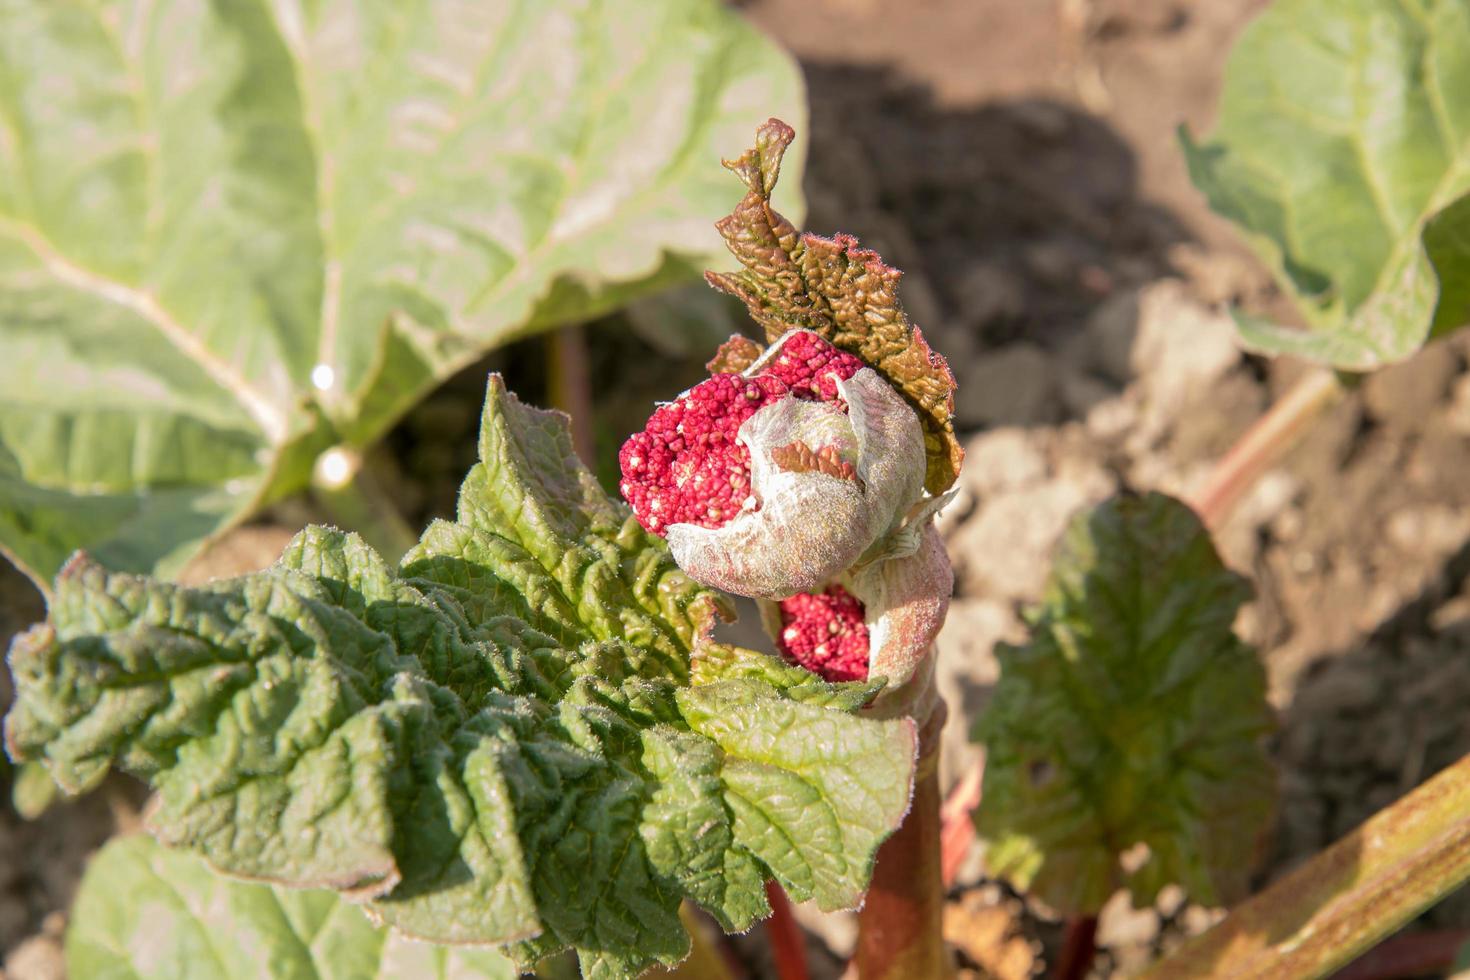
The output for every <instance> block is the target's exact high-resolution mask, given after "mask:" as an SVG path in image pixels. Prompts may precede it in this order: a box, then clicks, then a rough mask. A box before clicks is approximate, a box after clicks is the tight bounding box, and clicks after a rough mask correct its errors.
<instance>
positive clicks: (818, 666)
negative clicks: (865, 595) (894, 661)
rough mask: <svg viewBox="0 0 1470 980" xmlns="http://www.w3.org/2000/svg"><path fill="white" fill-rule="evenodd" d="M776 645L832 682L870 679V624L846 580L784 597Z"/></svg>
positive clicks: (791, 658) (795, 662) (798, 663)
mask: <svg viewBox="0 0 1470 980" xmlns="http://www.w3.org/2000/svg"><path fill="white" fill-rule="evenodd" d="M778 608H779V610H780V620H781V621H780V631H779V632H778V633H777V634H776V648H777V649H779V650H780V651H781V655H782V656H783V657H785V658H786V659H787V660H789V661H790V662H792V663H794V664H797V665H799V666H802V667H805V668H806V669H807V670H809V671H811V672H812V673H814V674H818V675H820V676H821V677H822V678H823V679H824V680H829V681H865V680H867V679H868V624H867V623H866V622H864V621H863V604H862V603H861V602H859V601H858V600H857V598H856V597H855V596H854V595H853V594H852V593H851V592H849V591H847V590H846V589H844V588H843V587H842V586H840V585H829V586H827V588H826V589H824V590H823V591H821V592H819V593H816V594H813V593H809V592H802V593H799V594H797V595H794V596H792V597H791V598H789V599H782V600H781V602H780V603H779V604H778Z"/></svg>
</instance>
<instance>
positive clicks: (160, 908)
mask: <svg viewBox="0 0 1470 980" xmlns="http://www.w3.org/2000/svg"><path fill="white" fill-rule="evenodd" d="M66 959H67V967H68V969H69V971H70V972H71V975H73V976H79V977H83V976H84V977H97V978H113V977H117V978H132V977H147V978H149V980H173V978H178V980H185V978H190V977H196V976H199V974H200V971H207V972H208V973H209V975H211V976H216V977H220V978H221V980H236V978H238V980H247V978H255V977H263V976H268V977H273V978H281V980H370V978H378V977H381V978H384V980H386V978H389V977H404V976H413V977H425V978H444V980H448V978H450V977H459V978H465V980H511V978H512V977H515V976H516V975H517V971H516V970H515V968H514V967H513V966H512V964H511V962H510V961H509V960H507V959H506V958H505V957H504V956H502V955H500V954H498V953H496V952H494V951H492V950H486V949H478V950H477V949H454V948H448V947H433V946H428V945H425V944H422V943H414V942H411V941H408V940H404V939H402V938H399V937H397V936H393V935H391V934H389V933H388V932H387V931H386V930H383V929H378V928H375V927H374V926H373V925H372V924H371V923H370V922H369V921H368V920H367V918H366V917H365V916H364V915H363V914H362V912H360V911H359V910H358V909H356V908H353V906H352V905H351V904H350V903H348V902H345V901H342V900H341V899H339V898H338V897H337V896H336V895H333V894H332V893H331V892H328V891H314V890H313V891H303V890H292V889H284V888H273V887H271V886H268V885H261V884H252V883H248V882H241V881H231V880H229V879H226V878H222V877H220V876H219V875H217V874H215V873H214V872H213V871H211V870H210V869H209V867H208V866H207V865H205V863H204V862H203V861H201V860H200V859H199V858H197V857H194V856H193V855H190V854H187V853H184V852H181V851H175V850H169V849H166V848H164V847H161V846H159V845H158V844H156V843H154V842H153V841H152V840H150V839H148V838H147V837H123V838H118V839H116V840H114V841H112V842H110V843H109V844H108V845H107V846H106V847H104V848H103V849H102V851H101V852H100V853H99V854H98V855H97V856H96V857H95V858H93V860H92V862H91V864H90V865H89V866H88V868H87V873H86V875H85V876H84V877H83V879H82V886H81V889H80V891H79V892H78V894H77V900H76V905H75V907H74V909H73V913H72V916H71V920H70V926H69V928H68V930H67V936H66ZM206 964H207V965H206Z"/></svg>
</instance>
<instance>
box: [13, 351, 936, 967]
mask: <svg viewBox="0 0 1470 980" xmlns="http://www.w3.org/2000/svg"><path fill="white" fill-rule="evenodd" d="M484 429H485V437H484V439H483V440H482V448H483V450H484V453H485V459H484V461H483V463H482V465H481V466H480V467H477V468H476V470H475V471H473V472H472V473H471V474H470V476H469V477H468V478H467V479H466V481H465V485H464V488H463V491H462V496H461V513H462V515H464V519H465V520H466V522H467V523H454V524H452V523H449V522H438V523H436V524H434V525H433V526H431V527H430V528H429V529H428V531H426V533H425V535H424V538H423V540H422V541H421V542H420V545H419V546H418V548H417V549H415V551H414V552H412V553H410V554H409V555H408V556H407V558H406V559H405V561H404V564H403V566H402V567H401V568H398V569H395V568H392V567H391V566H389V565H388V564H387V563H385V562H384V561H383V560H382V558H381V557H380V556H379V555H377V553H376V552H374V551H373V550H372V549H371V548H370V547H369V546H367V545H366V544H365V543H364V542H363V541H362V540H361V539H360V538H358V537H357V536H356V535H353V534H347V533H344V532H341V531H337V530H334V529H331V528H319V527H312V528H308V529H306V530H305V531H303V532H302V533H301V534H299V535H297V537H296V538H295V539H294V540H293V541H292V542H291V543H290V544H289V545H288V546H287V547H286V549H285V551H284V552H283V554H282V556H281V559H280V561H278V562H277V563H276V565H274V566H272V567H271V568H269V569H267V570H265V571H263V572H259V573H256V574H253V575H248V576H245V577H242V578H239V579H234V580H227V581H221V582H215V583H211V584H209V585H206V586H202V587H198V588H185V587H181V586H176V585H171V584H168V583H162V582H158V581H155V580H151V579H147V578H144V577H140V576H134V575H129V574H126V573H116V572H109V571H107V570H105V569H103V568H101V567H100V566H98V565H96V564H95V563H93V562H91V561H89V560H87V559H85V558H77V559H75V560H74V561H73V562H72V563H70V564H69V565H68V566H67V568H66V570H65V571H64V572H63V574H62V575H61V576H60V577H59V578H58V580H57V583H56V591H55V595H54V598H53V602H52V604H51V613H50V619H49V620H48V622H47V623H45V624H41V625H40V626H37V627H35V628H34V629H33V630H32V631H30V632H29V633H27V634H25V635H23V636H22V637H21V638H19V639H18V640H17V641H16V642H15V643H14V644H13V646H12V650H11V653H10V666H11V670H12V672H13V673H14V675H15V679H16V691H17V698H16V704H15V706H14V708H13V709H12V711H11V713H10V715H9V716H8V717H7V718H6V722H5V733H6V740H7V745H8V747H9V750H10V752H11V754H12V755H13V756H15V757H16V758H18V759H22V758H24V759H40V760H43V761H44V762H45V763H46V765H47V767H48V768H49V770H50V772H51V775H52V776H53V777H54V778H55V779H57V780H58V782H60V783H61V784H62V785H63V786H64V787H66V788H70V789H76V788H80V787H85V786H87V785H90V784H92V783H94V782H95V781H96V780H98V779H100V778H101V777H102V776H103V775H104V774H105V773H106V772H107V770H108V769H109V768H110V767H112V766H117V767H119V768H123V769H127V770H130V771H132V772H134V773H136V774H138V775H140V776H142V777H144V778H145V779H147V780H149V781H150V782H151V783H152V785H153V786H154V788H155V789H156V790H157V796H156V798H155V801H154V803H153V805H152V806H151V807H150V809H149V813H148V825H149V827H150V829H151V830H152V831H153V832H154V834H155V835H156V836H157V837H158V838H159V839H160V840H162V841H164V842H166V843H169V844H172V845H175V846H177V847H180V848H185V849H188V850H190V851H194V852H196V853H198V854H199V855H201V856H202V857H203V858H204V859H206V860H207V861H208V862H209V864H210V865H211V866H213V867H215V868H218V869H219V870H221V871H223V872H225V873H228V874H233V875H238V876H244V877H249V878H252V879H257V880H264V881H268V882H273V883H276V884H280V885H291V886H315V887H320V886H326V887H331V888H333V889H335V890H337V891H339V892H340V893H342V894H343V895H344V896H346V897H347V898H350V899H352V900H354V901H358V902H363V903H366V910H367V912H368V914H369V915H370V916H371V917H372V918H373V919H374V920H375V921H378V922H380V923H385V924H387V925H390V926H392V927H393V929H394V930H395V931H396V932H397V933H401V934H403V935H407V936H415V937H419V938H422V939H426V940H429V941H431V942H438V943H479V944H505V945H506V948H507V952H508V955H510V956H512V958H514V959H515V960H516V961H517V962H520V963H522V964H529V963H531V962H533V961H535V960H536V959H538V958H540V957H541V956H544V955H547V954H549V953H552V952H555V951H557V950H559V949H562V948H566V947H572V948H575V949H576V950H577V953H578V956H579V957H580V958H581V961H582V964H583V969H584V971H585V972H586V974H587V975H588V976H604V977H610V978H621V977H631V976H635V975H637V974H638V973H639V972H640V971H641V970H643V969H644V968H646V967H647V966H649V965H651V964H652V963H655V962H664V963H673V962H676V961H678V960H679V959H680V958H682V957H683V956H684V955H685V953H686V950H687V945H688V937H687V934H686V933H685V931H684V928H683V926H682V925H681V923H680V920H679V916H678V908H679V903H680V902H681V900H683V899H685V898H690V899H693V900H695V901H698V902H700V903H702V904H705V905H707V906H708V907H709V908H710V909H711V911H712V912H713V913H714V914H715V915H716V917H717V918H719V919H720V921H721V922H723V923H724V924H726V925H727V926H728V927H730V928H733V929H744V928H748V927H749V926H750V924H751V923H752V922H753V921H754V920H755V919H756V918H757V917H759V916H761V915H764V914H766V913H767V912H768V911H769V909H768V906H767V904H766V900H765V896H764V887H763V886H764V882H765V879H766V877H767V876H768V875H771V874H774V875H775V876H777V877H778V878H780V879H781V880H782V881H783V883H787V884H788V887H789V888H791V889H792V890H793V891H794V893H796V894H801V895H811V896H813V897H815V898H817V900H818V901H819V902H821V903H822V904H823V906H824V907H829V908H832V907H847V906H851V905H854V904H856V903H857V902H858V901H859V900H860V898H861V894H862V891H863V889H864V888H865V887H866V883H867V879H868V875H869V873H870V870H871V864H872V860H873V854H874V851H875V850H876V848H877V846H878V844H879V843H880V842H881V841H882V839H883V838H884V837H886V836H887V835H888V834H889V833H891V832H892V830H893V829H894V827H896V826H897V824H898V822H899V821H900V819H901V818H902V815H903V813H904V811H905V809H906V808H907V805H908V799H909V793H910V790H911V783H912V778H913V766H914V752H915V744H916V743H915V735H914V728H913V725H912V724H911V723H910V722H908V721H875V720H871V719H868V718H863V717H859V716H856V715H855V714H853V712H855V711H856V710H857V709H858V708H859V707H861V706H862V705H863V704H865V703H866V702H867V701H868V700H869V699H870V698H871V696H872V695H873V693H874V692H875V691H876V690H877V687H878V685H877V684H863V685H843V686H832V685H826V684H823V683H821V682H820V681H817V680H815V679H812V678H811V677H810V676H809V675H801V674H800V672H798V671H796V670H794V669H793V668H789V667H781V666H780V665H777V664H774V662H772V663H770V664H765V665H761V664H759V663H757V662H756V661H755V660H753V659H752V658H755V657H756V656H757V655H756V654H753V653H750V652H749V651H743V652H734V651H727V652H726V653H724V654H721V655H718V656H716V655H715V651H716V650H717V649H720V648H717V647H716V646H714V645H713V644H711V643H710V640H709V636H708V633H709V630H710V628H711V627H712V625H713V621H714V618H715V616H716V615H717V614H718V613H719V612H720V611H721V609H722V608H723V605H724V604H723V600H721V599H720V598H719V597H718V596H716V595H715V594H713V593H711V592H709V591H708V590H706V589H703V588H702V587H700V586H697V585H696V584H694V583H693V582H692V581H690V580H689V579H687V578H686V577H685V576H683V574H682V573H680V572H679V571H678V570H677V569H676V568H675V567H674V566H673V563H672V560H671V559H670V557H669V554H668V551H667V548H666V547H665V546H664V545H663V544H662V542H661V541H658V540H656V539H653V538H650V537H648V536H647V535H644V534H643V533H642V532H641V531H640V530H636V522H635V521H634V520H633V519H632V517H631V515H630V514H629V513H628V512H627V510H626V508H624V507H623V505H621V504H618V503H616V502H614V501H612V500H610V499H609V498H607V497H606V496H605V495H603V494H602V491H601V490H600V489H598V488H597V485H596V483H595V481H594V480H593V479H592V477H591V475H590V474H589V473H588V472H587V470H586V469H585V468H584V467H582V466H581V464H580V463H579V462H577V461H576V458H575V456H574V454H572V453H571V450H570V442H569V436H568V433H567V429H566V421H565V418H564V417H563V416H561V415H559V414H557V413H550V412H540V411H538V410H535V409H531V408H528V407H526V406H524V405H521V404H520V403H519V401H517V400H516V399H515V398H514V396H512V395H510V394H509V393H508V392H506V391H505V390H504V387H503V385H501V384H500V382H499V379H494V380H492V383H491V385H490V388H489V396H488V398H487V402H486V410H485V419H484ZM700 651H708V652H709V654H710V655H709V656H707V657H701V656H699V655H698V654H699V653H700ZM717 662H718V663H721V664H723V666H722V667H716V666H714V665H715V664H716V663H717ZM692 663H701V664H703V666H702V667H700V668H699V677H698V679H697V682H696V681H695V679H694V678H693V677H692V676H691V675H692V674H693V673H694V671H693V670H692V668H691V664H692Z"/></svg>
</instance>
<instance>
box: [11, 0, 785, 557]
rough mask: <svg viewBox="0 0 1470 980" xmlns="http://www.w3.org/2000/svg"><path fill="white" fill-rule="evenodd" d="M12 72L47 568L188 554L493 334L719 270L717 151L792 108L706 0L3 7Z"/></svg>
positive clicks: (774, 58)
mask: <svg viewBox="0 0 1470 980" xmlns="http://www.w3.org/2000/svg"><path fill="white" fill-rule="evenodd" d="M0 66H3V68H0V548H3V550H4V551H5V553H6V554H7V555H8V556H9V557H10V558H12V560H14V561H15V562H16V563H17V564H18V565H20V566H21V567H22V568H23V569H25V570H27V571H28V572H29V573H30V574H32V576H33V577H36V578H37V579H38V580H46V579H49V578H50V577H51V575H52V574H54V572H55V571H56V570H57V568H58V567H59V566H60V564H61V563H62V562H63V561H64V560H65V558H66V557H67V556H68V555H69V554H70V553H71V552H72V551H73V550H74V549H76V548H79V547H84V548H86V549H88V550H89V551H90V552H92V553H93V554H94V556H95V557H96V558H97V559H98V560H99V561H101V562H103V563H105V564H106V565H108V566H109V567H112V568H115V569H128V570H138V571H153V572H156V573H159V574H164V575H167V574H171V573H173V572H175V571H176V570H177V569H178V568H179V567H180V566H181V565H182V563H183V562H184V561H185V560H187V559H188V558H189V557H190V556H192V555H193V554H194V553H195V552H197V550H198V549H199V547H200V546H201V545H202V544H203V543H204V542H205V541H207V540H208V539H210V538H211V537H212V536H214V535H217V534H218V533H220V532H221V531H222V530H224V529H226V528H228V527H229V526H231V525H233V524H234V523H238V522H239V521H240V520H242V519H243V518H245V517H247V516H249V514H251V513H252V512H254V511H255V510H257V509H259V508H260V507H262V506H264V505H266V504H268V503H270V502H271V501H273V500H276V499H279V498H281V497H283V496H285V495H287V494H290V493H292V492H294V491H297V490H300V489H302V488H304V487H305V486H306V485H307V484H308V483H309V482H310V480H311V474H312V467H313V463H314V461H315V460H316V458H317V456H318V455H319V454H320V453H321V452H322V451H323V450H325V449H327V448H328V447H330V446H334V445H342V446H345V447H347V448H349V449H354V450H355V449H361V448H362V447H365V446H367V445H369V444H371V443H372V442H373V441H375V440H376V439H377V438H379V437H380V436H381V435H382V434H383V433H384V432H385V431H386V430H387V429H388V427H389V426H391V425H392V424H393V423H394V421H395V420H397V419H398V418H399V417H400V416H401V415H402V414H403V413H404V412H405V411H407V410H408V409H409V408H411V407H412V406H413V405H414V404H415V403H416V402H417V401H418V400H419V399H421V398H422V397H423V396H424V395H425V394H426V393H427V392H429V391H430V390H432V389H433V388H434V386H435V385H436V384H437V383H438V382H440V381H441V380H442V379H444V378H445V377H446V376H447V375H449V374H450V373H452V372H453V371H455V370H457V369H459V368H462V367H464V366H466V365H467V364H470V363H472V362H473V361H474V360H476V359H477V358H478V357H479V356H481V355H482V354H483V353H484V352H485V351H486V350H488V349H489V348H491V347H494V346H496V345H499V344H503V343H505V342H506V341H508V340H511V339H513V338H516V337H519V336H524V335H526V334H528V333H530V332H533V331H536V330H540V329H544V328H547V327H550V326H553V325H556V324H559V323H564V322H568V321H573V320H580V319H584V318H587V317H591V316H595V315H598V314H600V313H602V312H605V311H607V310H610V309H612V308H615V307H617V306H620V305H622V304H624V303H626V302H628V301H629V300H631V299H633V298H635V297H638V296H641V295H645V294H647V293H649V292H651V291H653V290H655V289H657V288H659V287H662V286H666V285H669V284H673V283H677V282H682V281H685V280H688V279H691V278H692V277H694V276H695V275H696V274H697V273H698V272H699V271H700V270H702V269H703V268H704V266H706V265H707V264H709V263H711V262H715V261H723V260H721V259H717V258H716V256H719V255H722V254H723V249H722V248H721V245H720V241H719V238H718V235H717V234H716V233H715V231H714V228H713V227H712V222H713V220H714V219H715V218H717V217H718V216H719V215H721V214H724V213H725V212H726V211H728V210H729V208H730V206H731V205H732V204H733V202H734V199H735V198H736V197H737V196H738V195H736V194H735V193H734V192H733V191H732V188H731V182H730V178H729V175H728V174H727V173H725V171H724V170H723V169H722V168H721V167H720V166H719V160H720V159H721V157H724V156H733V155H735V154H737V153H738V152H739V150H740V149H741V148H742V147H744V146H745V145H747V144H748V143H749V140H750V137H751V133H752V132H753V131H754V128H755V127H756V126H757V125H758V124H759V123H760V122H762V121H764V120H765V118H766V117H767V116H770V115H780V116H784V117H785V118H786V119H788V120H790V121H791V122H793V123H795V124H796V125H798V126H799V127H800V126H801V125H802V124H803V123H804V121H805V119H804V116H805V112H804V108H803V97H802V90H801V83H800V79H799V76H798V74H797V71H796V68H795V66H794V65H793V64H792V63H791V61H790V60H789V58H788V57H787V56H786V55H785V54H783V53H782V52H781V51H779V50H778V49H777V48H776V47H775V46H774V45H772V44H771V43H769V42H768V41H767V40H765V39H764V38H763V37H762V36H760V35H759V34H758V33H757V32H756V31H755V30H754V29H753V28H751V27H749V26H748V25H747V24H745V23H744V22H743V21H742V20H741V19H740V18H739V17H738V16H736V15H735V14H734V13H732V12H731V11H729V10H727V9H725V7H724V5H723V4H721V3H719V2H717V0H608V2H603V3H592V2H590V0H535V2H532V0H489V2H485V0H476V2H473V3H465V2H454V0H416V2H411V3H389V2H386V0H380V2H372V3H365V4H364V3H352V2H348V0H326V2H322V3H311V4H308V3H302V2H298V0H249V2H240V3H231V4H222V5H211V6H203V5H198V4H194V3H189V2H184V0H163V2H151V3H145V2H141V0H137V2H133V0H112V2H108V0H92V2H87V3H76V4H56V3H52V2H50V0H17V2H15V3H8V4H5V5H4V6H0ZM796 164H797V166H798V167H799V164H800V161H799V160H797V161H796ZM798 186H799V181H796V180H793V181H788V182H787V185H786V189H787V190H788V192H789V193H790V194H791V195H792V196H793V197H794V196H795V193H796V192H795V190H794V189H795V188H796V187H798ZM783 207H788V208H795V209H796V210H798V211H799V210H800V202H799V200H789V201H788V202H787V203H786V204H784V205H783Z"/></svg>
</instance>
